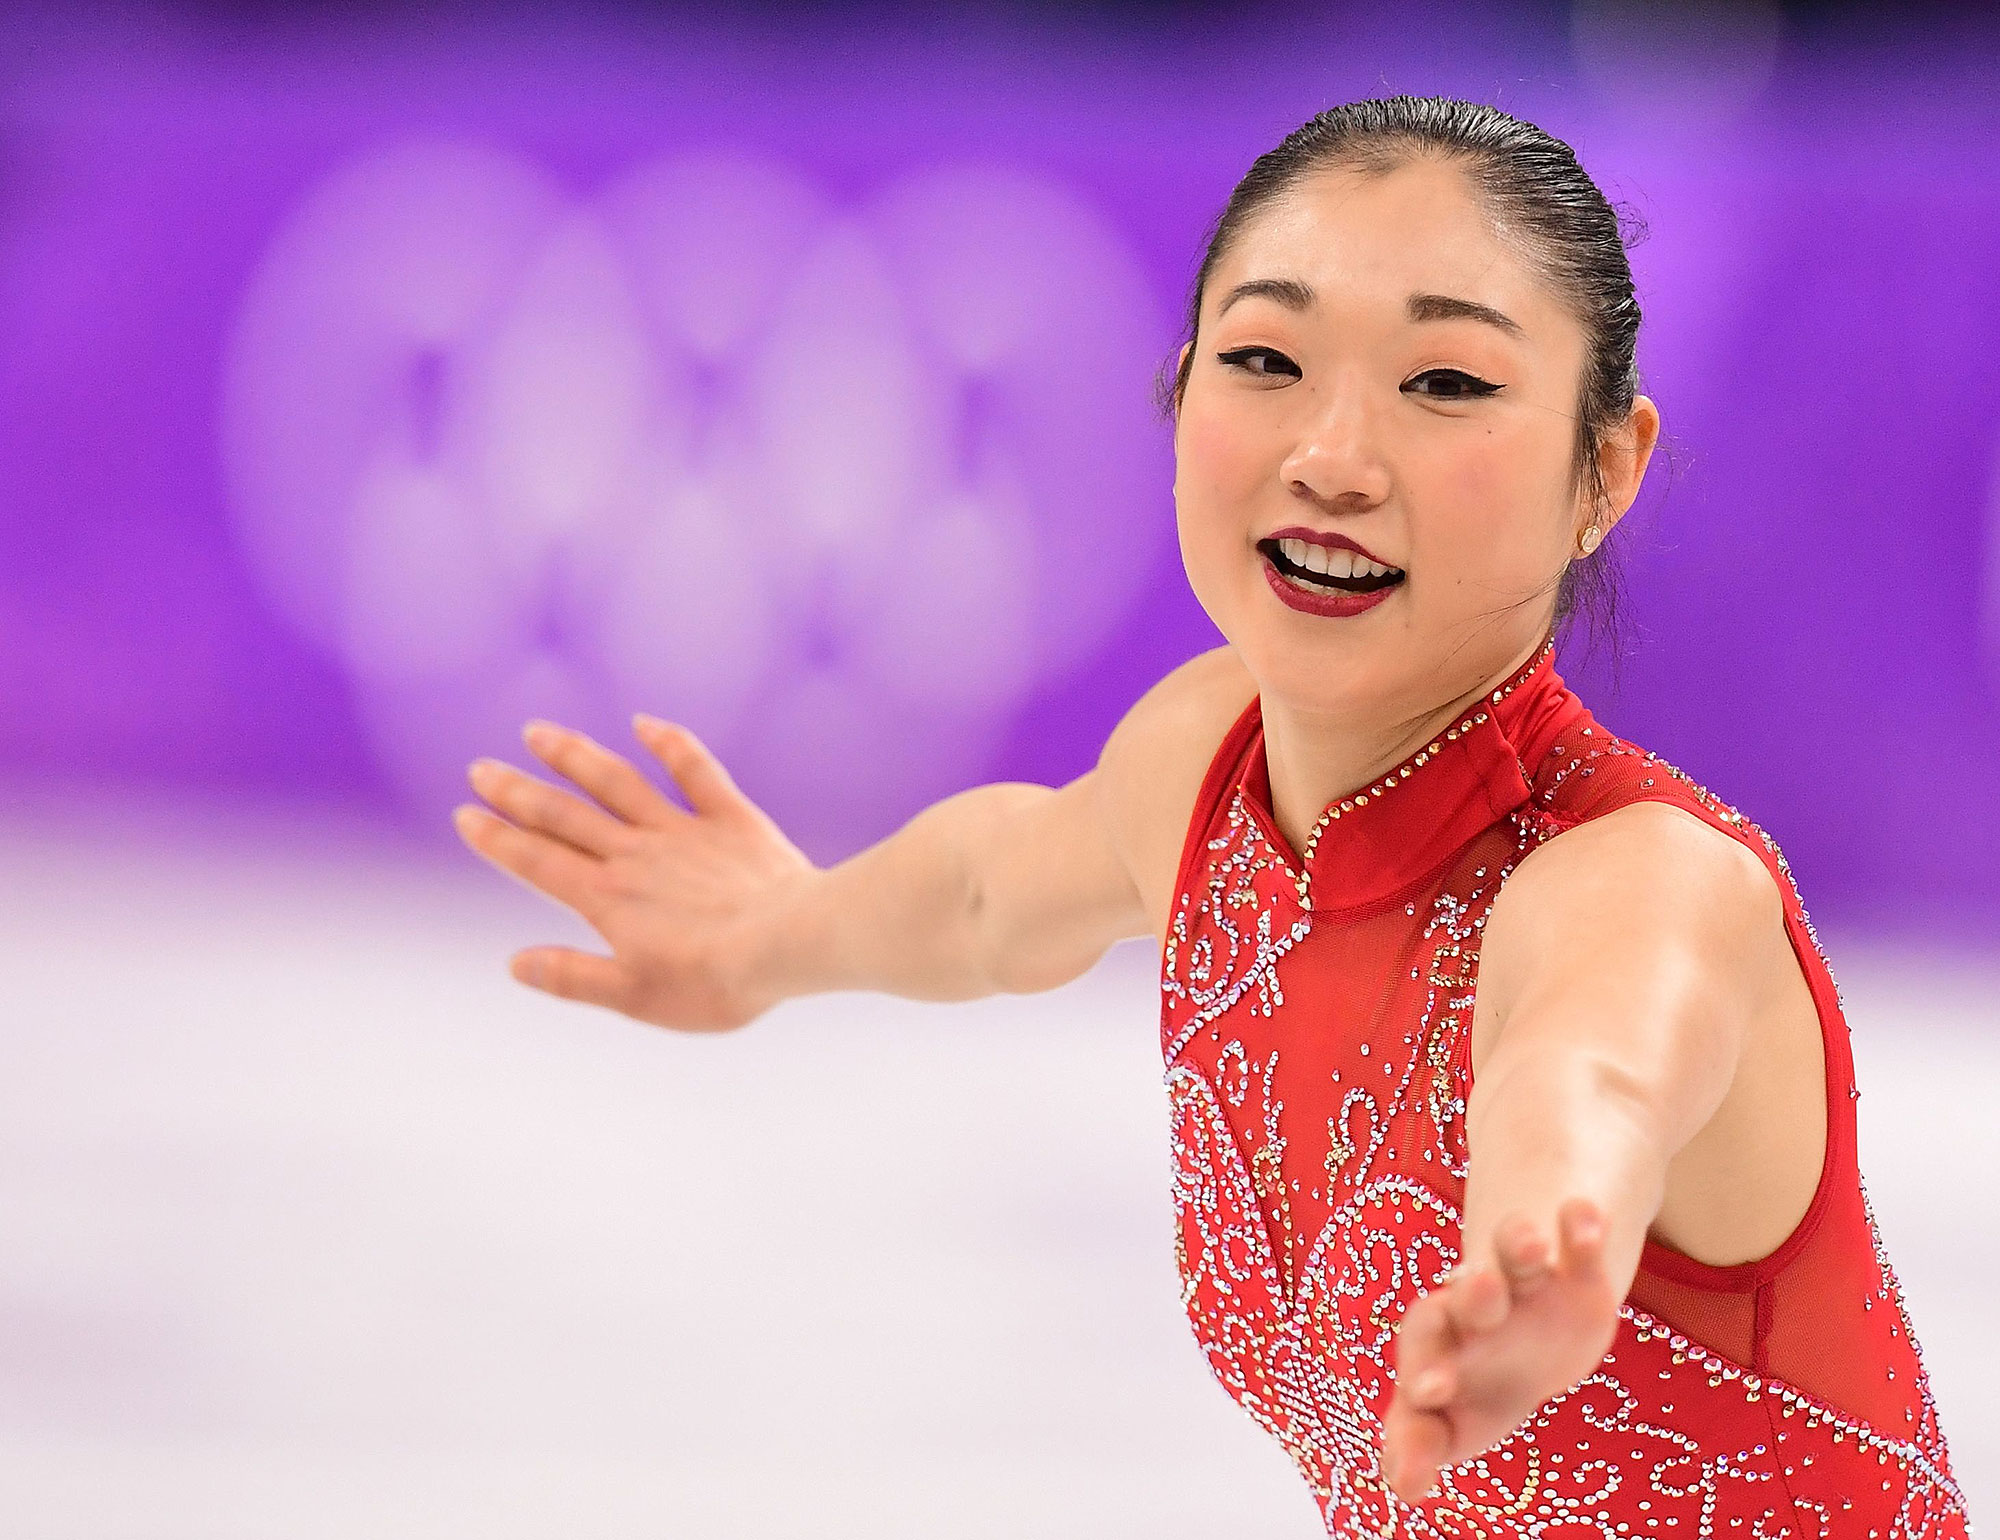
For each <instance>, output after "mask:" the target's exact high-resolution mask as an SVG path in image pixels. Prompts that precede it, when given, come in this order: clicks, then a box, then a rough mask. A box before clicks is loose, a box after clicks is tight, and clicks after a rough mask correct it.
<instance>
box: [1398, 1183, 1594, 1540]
mask: <svg viewBox="0 0 2000 1540" xmlns="http://www.w3.org/2000/svg"><path fill="white" fill-rule="evenodd" d="M1556 1228H1557V1230H1558V1235H1557V1237H1556V1238H1555V1240H1554V1242H1553V1243H1552V1242H1551V1239H1550V1237H1549V1236H1548V1235H1547V1234H1546V1233H1545V1232H1544V1231H1543V1230H1542V1229H1540V1228H1539V1227H1538V1226H1536V1225H1535V1224H1534V1223H1533V1222H1532V1221H1530V1220H1528V1219H1526V1218H1523V1217H1520V1216H1516V1217H1515V1218H1513V1219H1511V1220H1507V1221H1503V1222H1502V1223H1501V1225H1500V1227H1499V1228H1498V1230H1497V1231H1496V1232H1495V1236H1494V1256H1495V1260H1494V1261H1493V1262H1491V1263H1482V1264H1475V1265H1461V1266H1460V1267H1458V1268H1455V1269H1453V1270H1452V1272H1451V1274H1450V1275H1449V1276H1448V1277H1447V1278H1446V1279H1445V1281H1444V1282H1443V1283H1442V1284H1440V1285H1439V1286H1438V1287H1437V1288H1435V1289H1432V1290H1431V1291H1429V1292H1428V1293H1426V1294H1424V1295H1422V1296H1421V1297H1419V1298H1418V1299H1417V1300H1416V1301H1415V1302H1414V1303H1413V1304H1411V1306H1410V1308H1409V1310H1408V1311H1407V1312H1405V1314H1404V1316H1403V1320H1402V1324H1401V1326H1400V1327H1399V1328H1398V1330H1397V1337H1396V1387H1395V1391H1394V1394H1393V1395H1392V1397H1391V1399H1390V1402H1389V1409H1388V1411H1387V1413H1386V1414H1385V1416H1384V1417H1383V1420H1382V1472H1383V1475H1384V1477H1385V1478H1386V1479H1387V1481H1388V1482H1389V1485H1390V1486H1391V1487H1392V1488H1393V1489H1394V1490H1395V1492H1396V1494H1397V1495H1398V1496H1399V1497H1401V1498H1402V1499H1403V1500H1404V1501H1405V1502H1411V1503H1414V1502H1417V1501H1419V1500H1421V1499H1422V1498H1424V1497H1425V1496H1427V1495H1429V1494H1430V1492H1431V1491H1432V1489H1433V1488H1434V1487H1435V1486H1436V1484H1437V1479H1438V1473H1439V1471H1440V1469H1441V1468H1442V1467H1444V1466H1446V1465H1450V1464H1454V1463H1456V1462H1457V1461H1459V1460H1463V1459H1467V1458H1469V1457H1470V1456H1472V1455H1476V1454H1479V1453H1481V1452H1482V1451H1484V1450H1487V1449H1490V1448H1492V1447H1493V1446H1494V1445H1495V1444H1497V1443H1499V1442H1500V1441H1501V1440H1502V1439H1504V1438H1505V1437H1506V1436H1507V1435H1508V1434H1509V1433H1511V1432H1513V1431H1514V1429H1515V1428H1517V1427H1519V1426H1520V1425H1521V1423H1522V1422H1523V1421H1525V1420H1526V1419H1527V1418H1528V1417H1530V1416H1531V1415H1533V1413H1534V1412H1535V1411H1536V1410H1537V1409H1539V1408H1540V1407H1541V1405H1542V1404H1543V1403H1544V1402H1545V1401H1547V1400H1548V1399H1549V1398H1550V1397H1551V1396H1553V1395H1556V1394H1558V1393H1560V1392H1562V1391H1564V1390H1567V1389H1569V1388H1570V1387H1571V1386H1573V1385H1575V1384H1576V1383H1577V1382H1578V1381H1579V1380H1581V1379H1583V1377H1584V1376H1585V1375H1587V1374H1589V1373H1590V1372H1591V1370H1592V1369H1594V1368H1596V1367H1597V1365H1598V1363H1599V1362H1600V1361H1601V1360H1602V1359H1603V1357H1604V1354H1605V1353H1606V1352H1607V1351H1608V1350H1609V1348H1610V1346H1611V1343H1612V1339H1613V1338H1614V1337H1615V1336H1616V1334H1617V1328H1618V1306H1619V1302H1620V1295H1621V1291H1619V1290H1618V1289H1616V1288H1614V1287H1613V1284H1612V1281H1611V1279H1610V1277H1609V1275H1608V1274H1607V1272H1606V1269H1605V1261H1604V1230H1605V1226H1604V1217H1603V1214H1602V1213H1601V1212H1600V1210H1599V1208H1598V1206H1597V1205H1596V1204H1594V1203H1592V1202H1591V1201H1590V1200H1589V1199H1586V1198H1571V1199H1569V1200H1568V1201H1567V1202H1565V1203H1564V1204H1563V1205H1562V1208H1561V1210H1560V1212H1559V1213H1558V1215H1557V1221H1556Z"/></svg>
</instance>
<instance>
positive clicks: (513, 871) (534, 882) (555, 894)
mask: <svg viewBox="0 0 2000 1540" xmlns="http://www.w3.org/2000/svg"><path fill="white" fill-rule="evenodd" d="M451 818H452V822H453V823H454V824H455V825H457V827H458V834H459V838H460V839H462V840H464V841H465V843H466V844H468V845H470V846H471V847H472V849H473V850H474V851H476V852H477V853H478V854H479V855H481V856H483V857H484V858H485V859H486V860H488V861H490V862H492V863H493V865H495V866H497V867H499V868H500V870H501V871H503V872H505V873H507V875H508V876H510V877H515V878H518V879H520V880H521V881H522V882H525V883H527V884H528V885H529V886H530V887H532V888H535V889H538V890H539V891H540V892H543V893H546V894H547V895H548V896H549V897H551V898H553V899H557V900H559V901H560V902H562V903H565V904H567V905H569V907H570V908H572V909H574V910H576V911H577V913H579V914H582V915H584V916H585V918H588V917H589V912H590V911H591V910H592V909H594V908H596V903H595V894H596V880H597V874H598V872H599V871H600V870H601V869H602V866H603V863H602V862H600V861H597V860H596V859H594V858H592V857H590V856H587V855H584V854H583V853H582V852H581V851H578V850H574V849H572V848H571V847H570V846H568V845H566V844H564V843H563V842H562V841H561V840H557V839H551V838H550V837H549V836H548V835H546V834H540V833H537V832H535V831H534V830H531V829H517V828H515V827H514V826H513V825H512V824H510V823H508V822H507V820H506V819H504V818H501V817H498V816H496V815H495V814H493V813H489V812H487V811H486V809H485V808H483V807H476V806H474V805H473V804H472V803H470V802H466V803H461V804H460V805H459V806H458V807H455V808H453V809H452V814H451Z"/></svg>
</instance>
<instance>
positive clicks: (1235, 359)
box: [1215, 348, 1300, 379]
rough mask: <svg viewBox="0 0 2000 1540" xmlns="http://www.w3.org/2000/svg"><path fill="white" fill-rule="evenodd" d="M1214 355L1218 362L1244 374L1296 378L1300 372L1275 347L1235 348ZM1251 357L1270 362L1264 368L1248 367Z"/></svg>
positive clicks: (1295, 365)
mask: <svg viewBox="0 0 2000 1540" xmlns="http://www.w3.org/2000/svg"><path fill="white" fill-rule="evenodd" d="M1215 357H1216V361H1217V362H1218V363H1224V364H1228V365H1229V366H1230V367H1231V368H1233V369H1241V370H1242V371H1243V372H1244V373H1245V374H1260V375H1265V376H1287V377H1290V378H1292V379H1297V378H1298V377H1299V373H1300V370H1299V366H1298V365H1297V364H1295V363H1293V362H1292V361H1291V360H1290V359H1289V358H1287V357H1285V355H1284V354H1282V353H1280V352H1279V351H1278V350H1277V349H1276V348H1236V349H1233V350H1232V351H1230V352H1227V353H1218V354H1216V355H1215ZM1253 358H1263V359H1268V360H1270V361H1271V363H1270V365H1269V366H1268V367H1266V368H1262V369H1253V368H1251V367H1250V360H1251V359H1253Z"/></svg>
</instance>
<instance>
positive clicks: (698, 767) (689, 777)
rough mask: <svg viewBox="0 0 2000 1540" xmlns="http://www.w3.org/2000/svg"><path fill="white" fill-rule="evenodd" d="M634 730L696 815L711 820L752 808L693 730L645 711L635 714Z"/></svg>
mask: <svg viewBox="0 0 2000 1540" xmlns="http://www.w3.org/2000/svg"><path fill="white" fill-rule="evenodd" d="M632 727H633V731H635V732H636V733H637V734H638V735H639V741H640V742H641V743H643V744H645V745H646V747H647V748H649V749H651V750H652V751H653V756H654V757H655V758H656V759H658V760H659V762H660V763H661V764H662V765H664V766H666V769H667V774H668V775H670V776H672V777H673V781H674V784H675V785H676V786H678V787H679V788H680V789H681V791H682V793H683V794H684V795H685V796H686V797H687V799H688V805H689V806H690V807H692V808H693V809H694V810H695V811H696V812H697V813H702V814H705V815H707V816H709V817H712V818H721V817H730V816H733V815H735V814H737V813H740V812H742V811H743V809H744V808H745V807H747V806H748V805H749V800H748V799H747V798H746V797H745V796H744V795H743V793H742V792H741V791H739V790H737V787H736V782H735V781H734V780H732V779H731V778H730V774H729V772H728V771H727V770H725V769H723V767H722V761H721V760H719V759H717V758H716V757H715V756H714V755H713V754H711V753H710V752H709V750H708V745H707V744H705V743H703V742H702V741H701V740H700V739H699V738H697V737H696V736H695V735H694V732H693V730H692V729H691V728H689V727H687V726H685V725H684V724H682V723H679V722H663V721H661V720H660V718H658V717H656V716H648V715H647V714H646V713H645V712H643V711H641V712H637V713H635V714H634V715H633V717H632Z"/></svg>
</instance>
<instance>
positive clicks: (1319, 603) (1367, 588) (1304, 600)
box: [1257, 524, 1404, 616]
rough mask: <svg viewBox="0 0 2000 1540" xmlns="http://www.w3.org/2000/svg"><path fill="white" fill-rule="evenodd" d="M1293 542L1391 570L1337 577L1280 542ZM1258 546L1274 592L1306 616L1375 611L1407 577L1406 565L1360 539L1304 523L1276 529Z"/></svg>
mask: <svg viewBox="0 0 2000 1540" xmlns="http://www.w3.org/2000/svg"><path fill="white" fill-rule="evenodd" d="M1288 540H1297V541H1303V542H1304V543H1305V544H1306V545H1308V546H1313V547H1317V548H1318V549H1320V550H1340V551H1352V552H1353V553H1354V554H1355V557H1356V558H1357V559H1358V560H1362V561H1369V562H1373V563H1374V564H1375V565H1376V566H1378V567H1387V568H1389V570H1388V571H1387V572H1385V573H1381V574H1377V575H1375V576H1367V575H1357V576H1354V577H1335V576H1333V575H1332V574H1331V573H1327V572H1319V571H1315V570H1313V569H1312V567H1311V566H1310V565H1308V564H1306V563H1304V562H1300V561H1295V560H1294V559H1293V558H1292V557H1289V556H1287V555H1286V554H1285V551H1284V547H1283V545H1282V544H1281V542H1283V541H1288ZM1257 550H1258V554H1259V556H1260V558H1261V560H1260V563H1259V565H1261V566H1262V567H1263V569H1264V579H1265V581H1266V582H1268V583H1269V584H1270V585H1271V591H1272V592H1273V593H1274V594H1276V595H1277V596H1278V598H1279V599H1281V600H1282V601H1284V603H1285V604H1286V605H1288V606H1289V607H1290V608H1292V609H1295V610H1298V611H1301V612H1302V613H1304V614H1307V615H1326V616H1343V615H1359V614H1360V613H1361V612H1362V611H1363V610H1372V609H1373V608H1375V606H1376V605H1378V604H1380V603H1381V602H1382V601H1383V600H1384V599H1386V598H1388V597H1389V595H1390V594H1392V593H1394V592H1395V591H1396V589H1397V588H1398V587H1399V586H1401V584H1402V581H1403V577H1404V574H1403V571H1402V569H1401V568H1399V567H1396V566H1394V565H1392V564H1391V563H1389V562H1385V561H1383V560H1382V559H1381V557H1379V556H1377V555H1376V554H1375V553H1374V552H1373V551H1371V550H1369V549H1368V548H1367V547H1366V546H1364V545H1362V544H1361V543H1360V542H1359V541H1357V540H1350V539H1349V538H1348V537H1347V536H1346V535H1336V534H1333V533H1332V532H1331V531H1328V530H1317V529H1307V528H1306V527H1305V526H1303V525H1300V524H1290V525H1287V526H1286V527H1285V528H1283V529H1278V530H1273V531H1272V532H1271V533H1270V534H1269V535H1266V536H1265V537H1264V538H1263V539H1262V540H1259V541H1258V542H1257Z"/></svg>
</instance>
